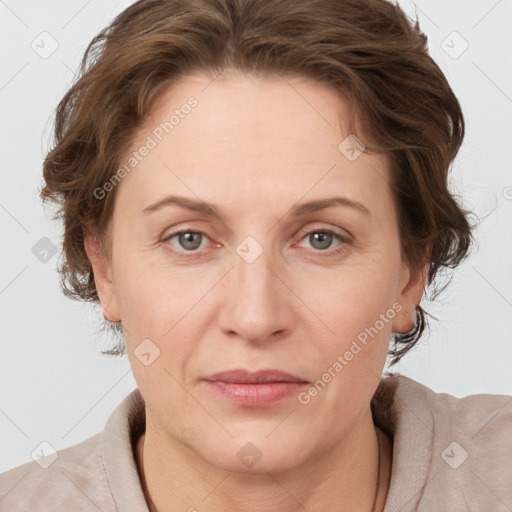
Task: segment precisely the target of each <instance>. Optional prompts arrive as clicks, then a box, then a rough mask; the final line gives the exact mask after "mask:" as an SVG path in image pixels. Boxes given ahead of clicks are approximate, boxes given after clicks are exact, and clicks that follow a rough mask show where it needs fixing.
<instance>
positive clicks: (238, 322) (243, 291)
mask: <svg viewBox="0 0 512 512" xmlns="http://www.w3.org/2000/svg"><path fill="white" fill-rule="evenodd" d="M233 258H234V261H233V264H234V267H235V268H234V270H233V272H230V276H229V279H230V281H229V290H228V294H227V297H226V302H225V304H224V305H223V314H222V315H221V317H220V318H221V323H222V328H223V329H224V330H227V331H232V332H236V333H237V334H239V335H240V336H241V337H243V338H246V339H249V340H253V341H257V340H264V339H265V338H267V337H268V336H270V335H272V334H273V333H275V332H278V331H283V330H285V329H287V327H288V326H289V323H288V322H289V321H290V318H291V312H290V310H289V304H287V301H288V298H287V296H286V293H285V290H284V287H283V284H282V283H281V282H280V280H279V279H278V278H277V277H276V275H275V272H276V271H275V270H274V268H273V267H275V266H276V265H275V262H274V261H273V258H272V250H271V248H270V247H265V248H263V246H262V245H260V244H259V243H258V242H257V241H256V240H255V239H254V238H252V237H248V238H247V239H245V240H244V241H242V242H241V243H240V244H239V245H238V246H237V248H236V253H235V254H234V255H233Z"/></svg>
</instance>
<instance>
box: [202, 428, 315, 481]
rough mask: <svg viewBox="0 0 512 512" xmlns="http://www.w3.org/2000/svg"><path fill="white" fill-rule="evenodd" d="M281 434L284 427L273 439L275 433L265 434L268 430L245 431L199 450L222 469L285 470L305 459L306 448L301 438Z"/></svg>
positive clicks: (252, 471)
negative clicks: (230, 438)
mask: <svg viewBox="0 0 512 512" xmlns="http://www.w3.org/2000/svg"><path fill="white" fill-rule="evenodd" d="M283 434H286V433H285V432H284V431H283V432H282V433H281V436H277V435H276V436H275V437H274V439H272V436H273V435H274V434H271V435H270V437H267V438H266V436H267V435H268V430H265V433H264V434H261V435H255V434H253V435H251V434H249V435H244V436H240V437H236V438H234V439H232V440H230V442H225V443H224V446H222V447H221V446H219V444H218V443H217V442H215V444H214V445H212V446H211V451H208V453H204V452H203V453H200V452H199V454H200V455H201V456H202V457H203V458H205V459H206V460H208V461H209V462H210V463H211V464H212V465H214V466H216V467H218V468H220V469H223V470H225V471H232V472H236V473H248V474H260V473H267V472H270V473H277V472H281V471H287V470H290V469H293V468H294V467H296V466H297V465H300V464H302V463H304V462H305V459H306V452H305V451H304V442H302V443H298V444H297V443H294V442H290V441H292V439H291V437H292V436H289V435H283ZM215 441H217V440H215ZM203 448H204V445H203ZM219 448H220V449H219Z"/></svg>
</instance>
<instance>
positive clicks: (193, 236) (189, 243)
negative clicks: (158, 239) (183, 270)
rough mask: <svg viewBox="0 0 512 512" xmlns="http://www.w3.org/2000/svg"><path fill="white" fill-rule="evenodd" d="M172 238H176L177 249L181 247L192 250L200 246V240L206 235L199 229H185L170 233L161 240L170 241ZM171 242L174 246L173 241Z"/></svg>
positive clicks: (188, 250) (187, 250)
mask: <svg viewBox="0 0 512 512" xmlns="http://www.w3.org/2000/svg"><path fill="white" fill-rule="evenodd" d="M174 238H175V239H176V242H177V243H178V244H179V246H178V249H183V250H185V251H186V252H193V251H196V250H197V249H199V248H200V246H201V242H202V241H203V240H204V239H206V238H207V237H206V235H205V234H204V233H201V231H189V230H186V231H177V232H176V233H171V234H170V235H169V236H167V237H165V238H164V239H163V240H162V241H163V242H171V241H172V240H173V239H174ZM171 244H172V245H174V246H175V247H176V245H175V244H174V243H172V242H171Z"/></svg>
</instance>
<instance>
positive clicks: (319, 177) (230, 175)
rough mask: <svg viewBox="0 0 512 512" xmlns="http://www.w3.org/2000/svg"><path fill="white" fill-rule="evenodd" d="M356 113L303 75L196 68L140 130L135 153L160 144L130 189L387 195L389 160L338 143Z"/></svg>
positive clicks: (140, 193) (141, 199)
mask: <svg viewBox="0 0 512 512" xmlns="http://www.w3.org/2000/svg"><path fill="white" fill-rule="evenodd" d="M192 105H193V106H192ZM349 115H350V111H349V108H348V102H346V101H344V100H343V97H341V96H340V95H339V94H338V93H337V92H336V91H334V90H332V89H331V88H329V87H327V86H325V85H322V84H317V83H314V82H312V81H311V80H308V79H305V78H302V77H291V76H288V77H283V76H279V75H275V76H266V77H261V76H259V77H256V76H253V75H243V74H240V73H234V72H231V73H226V74H224V75H221V76H219V77H217V78H212V77H209V76H207V75H205V74H202V73H194V74H190V75H188V76H185V77H183V78H182V79H181V80H180V81H179V82H178V83H175V84H172V85H171V86H169V87H168V88H167V89H166V90H165V91H163V93H162V94H161V95H160V96H159V97H158V100H157V101H156V102H155V104H154V105H153V107H152V110H151V112H150V113H149V115H148V116H147V118H146V120H145V123H144V124H143V125H142V126H141V127H140V129H139V130H138V132H137V134H136V137H135V138H134V141H133V144H132V147H131V148H130V152H133V151H137V148H141V147H142V146H143V145H148V141H149V140H150V139H151V141H152V143H151V146H153V147H152V148H151V150H150V151H148V152H146V153H147V154H146V155H145V156H144V158H143V159H142V160H141V161H140V162H139V163H138V164H137V169H136V170H135V171H132V172H130V175H129V176H127V178H125V180H123V181H128V182H130V183H131V185H129V186H128V187H126V186H125V184H123V187H125V188H130V189H131V195H132V196H133V197H131V200H132V201H136V202H137V203H138V205H140V206H143V205H144V206H147V204H149V201H153V200H156V199H158V197H157V196H158V194H159V193H160V194H161V193H163V192H164V191H166V192H169V193H171V192H172V193H175V192H178V193H180V192H181V193H183V192H186V193H187V194H188V195H190V193H191V192H193V193H196V195H200V193H201V194H202V195H203V196H205V195H206V196H211V198H212V200H215V199H218V197H214V196H215V195H216V194H218V193H222V194H223V196H222V197H224V198H225V199H226V200H227V199H229V197H230V193H232V194H235V195H236V196H237V197H238V198H240V197H248V196H250V195H254V194H258V193H260V194H265V196H266V197H268V194H270V195H271V197H270V198H269V201H270V203H271V204H279V199H280V198H282V197H283V194H284V195H285V196H286V195H289V197H290V199H293V198H295V201H298V200H299V199H300V196H303V195H305V194H308V193H309V192H308V191H311V193H312V194H313V195H314V194H315V193H316V194H317V195H318V194H320V193H322V192H330V193H331V195H332V193H333V192H335V191H338V192H340V193H342V192H344V193H345V194H344V195H348V196H350V195H351V196H354V197H355V196H357V198H358V199H359V200H361V201H364V200H365V199H366V200H367V201H371V200H375V197H374V196H375V193H376V192H378V191H379V190H381V191H382V193H384V194H387V193H389V183H388V182H389V180H388V175H387V169H386V160H385V159H384V157H383V156H382V155H367V154H364V153H363V154H361V155H360V156H359V157H358V158H357V159H355V160H350V159H348V158H347V156H346V155H345V154H344V152H343V147H344V146H343V144H342V149H341V150H340V143H343V141H344V139H345V138H346V137H347V136H349V135H350V133H349V132H348V131H346V123H347V121H348V116H349ZM356 123H357V120H356ZM356 126H357V124H356ZM358 129H359V128H358ZM358 133H360V132H359V131H358ZM128 156H129V155H126V157H128ZM148 178H150V179H148ZM221 183H222V184H223V185H224V189H223V190H222V188H221V187H220V184H221ZM123 187H121V188H123ZM187 189H188V190H187ZM205 199H206V197H205ZM276 200H277V201H278V203H275V201H276Z"/></svg>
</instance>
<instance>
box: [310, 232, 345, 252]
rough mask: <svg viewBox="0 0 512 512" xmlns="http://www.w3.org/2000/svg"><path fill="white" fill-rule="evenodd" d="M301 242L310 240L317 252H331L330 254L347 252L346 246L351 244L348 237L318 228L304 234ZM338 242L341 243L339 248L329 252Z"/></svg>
mask: <svg viewBox="0 0 512 512" xmlns="http://www.w3.org/2000/svg"><path fill="white" fill-rule="evenodd" d="M301 240H308V241H309V243H310V244H311V247H312V248H313V249H315V250H316V251H320V252H329V253H330V254H332V253H333V252H334V253H336V252H341V251H343V250H345V244H346V243H348V242H349V239H348V237H345V236H343V235H342V234H340V233H336V232H335V231H333V230H331V229H318V228H317V229H312V230H309V231H307V232H306V233H303V234H302V237H301ZM336 241H339V242H340V243H339V244H338V245H337V248H335V249H334V250H332V251H327V249H329V248H331V247H332V245H333V243H335V242H336Z"/></svg>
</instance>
